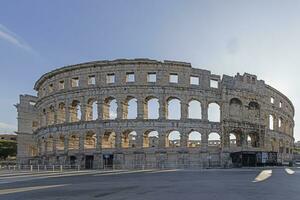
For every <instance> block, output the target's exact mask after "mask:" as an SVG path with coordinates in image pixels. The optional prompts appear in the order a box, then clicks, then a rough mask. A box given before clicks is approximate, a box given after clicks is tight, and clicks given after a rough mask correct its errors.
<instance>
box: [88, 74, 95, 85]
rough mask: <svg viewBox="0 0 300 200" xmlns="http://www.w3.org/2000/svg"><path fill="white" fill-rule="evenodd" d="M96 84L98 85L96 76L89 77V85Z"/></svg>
mask: <svg viewBox="0 0 300 200" xmlns="http://www.w3.org/2000/svg"><path fill="white" fill-rule="evenodd" d="M95 84H96V77H95V76H94V75H91V76H89V78H88V85H95Z"/></svg>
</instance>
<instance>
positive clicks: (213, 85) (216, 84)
mask: <svg viewBox="0 0 300 200" xmlns="http://www.w3.org/2000/svg"><path fill="white" fill-rule="evenodd" d="M210 87H211V88H219V82H218V81H217V80H214V79H211V80H210Z"/></svg>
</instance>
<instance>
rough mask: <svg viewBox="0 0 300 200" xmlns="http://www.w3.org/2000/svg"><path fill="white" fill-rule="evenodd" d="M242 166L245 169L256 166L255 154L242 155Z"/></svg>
mask: <svg viewBox="0 0 300 200" xmlns="http://www.w3.org/2000/svg"><path fill="white" fill-rule="evenodd" d="M242 165H243V166H246V167H255V166H256V165H257V164H256V153H243V154H242Z"/></svg>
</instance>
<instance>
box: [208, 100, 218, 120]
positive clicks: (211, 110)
mask: <svg viewBox="0 0 300 200" xmlns="http://www.w3.org/2000/svg"><path fill="white" fill-rule="evenodd" d="M208 121H211V122H220V106H219V105H218V104H217V103H210V104H209V105H208Z"/></svg>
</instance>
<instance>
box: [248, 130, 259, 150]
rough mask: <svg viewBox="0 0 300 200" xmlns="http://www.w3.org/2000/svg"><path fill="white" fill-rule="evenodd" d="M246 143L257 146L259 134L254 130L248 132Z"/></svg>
mask: <svg viewBox="0 0 300 200" xmlns="http://www.w3.org/2000/svg"><path fill="white" fill-rule="evenodd" d="M247 143H248V146H249V147H259V134H258V133H256V132H252V133H249V134H248V137H247Z"/></svg>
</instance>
